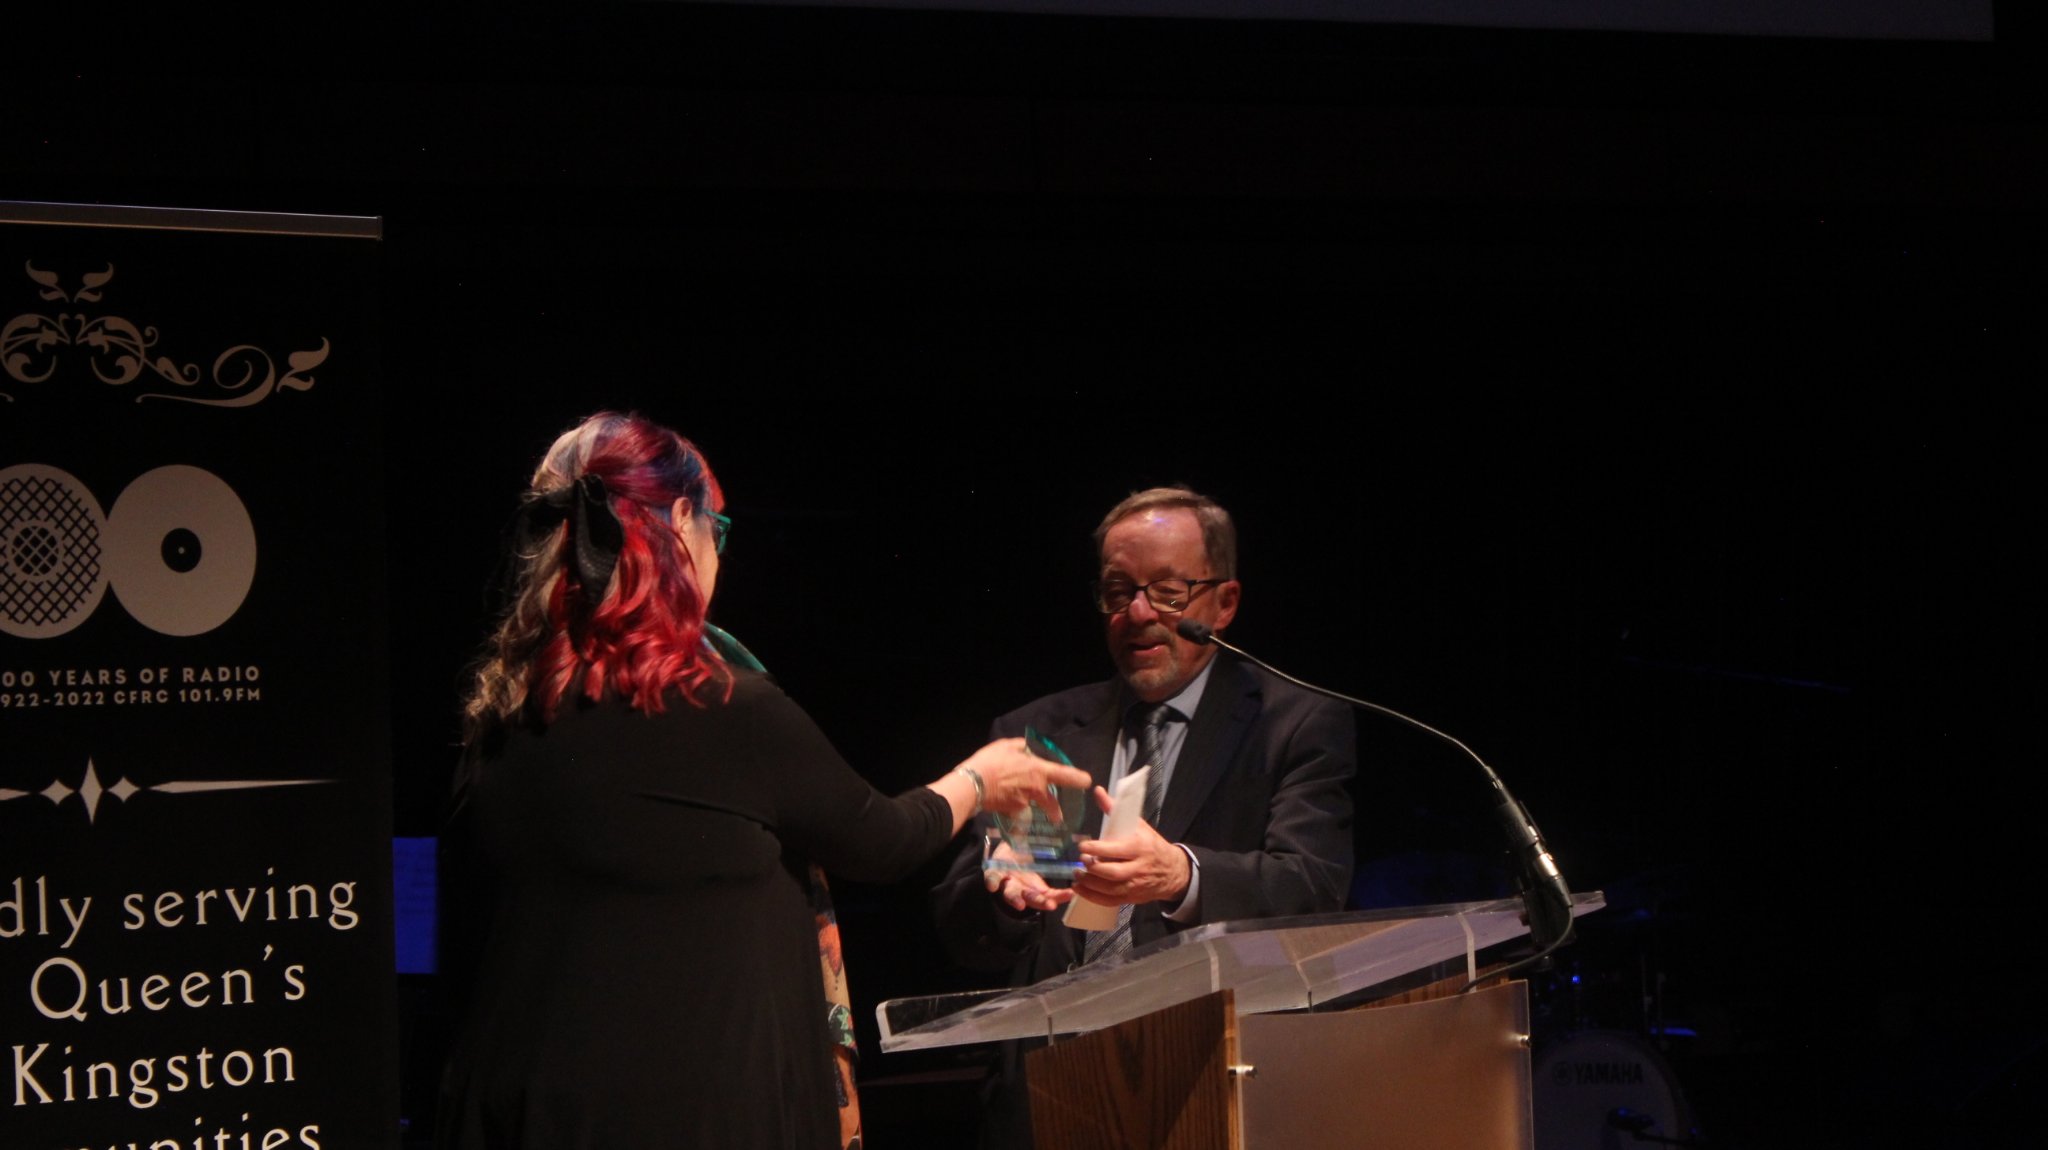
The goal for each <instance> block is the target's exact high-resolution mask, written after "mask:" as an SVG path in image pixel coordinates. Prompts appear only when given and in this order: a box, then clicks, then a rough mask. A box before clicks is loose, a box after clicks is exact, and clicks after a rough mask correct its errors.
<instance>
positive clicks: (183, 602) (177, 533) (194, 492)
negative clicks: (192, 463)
mask: <svg viewBox="0 0 2048 1150" xmlns="http://www.w3.org/2000/svg"><path fill="white" fill-rule="evenodd" d="M106 539H107V544H106V546H107V559H106V566H107V580H108V582H110V583H112V584H113V587H114V596H115V597H116V598H118V599H119V600H121V605H122V606H123V607H126V608H127V609H128V613H129V614H130V615H133V616H134V617H135V621H136V622H138V623H140V624H142V625H143V626H145V627H147V628H149V629H150V630H152V631H158V632H161V633H163V634H165V635H198V634H203V633H204V632H207V631H211V630H213V629H214V628H215V627H218V626H220V625H221V624H222V623H225V622H227V620H228V617H229V616H231V615H233V614H234V613H235V611H236V609H237V608H239V607H240V606H241V605H242V600H243V599H245V598H247V597H248V594H249V584H250V583H251V582H253V581H254V580H255V578H256V528H255V526H254V525H253V524H251V523H250V522H249V509H248V508H246V507H244V506H243V505H242V500H241V497H240V496H238V495H236V494H235V491H234V489H233V488H231V487H229V486H228V485H227V484H226V483H224V482H222V481H221V478H220V477H219V476H217V475H215V474H214V473H213V472H211V471H206V470H203V469H201V468H197V467H188V466H185V465H184V464H172V465H171V466H169V467H159V468H157V469H155V470H154V471H148V472H144V473H143V474H142V475H141V476H139V477H137V479H136V480H135V482H133V483H130V484H129V485H128V487H127V489H126V490H125V491H123V492H121V496H120V498H118V499H116V500H114V507H113V510H111V511H109V512H108V513H107V528H106Z"/></svg>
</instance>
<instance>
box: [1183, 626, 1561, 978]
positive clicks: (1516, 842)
mask: <svg viewBox="0 0 2048 1150" xmlns="http://www.w3.org/2000/svg"><path fill="white" fill-rule="evenodd" d="M1174 632H1175V633H1176V634H1178V635H1179V636H1180V637H1181V638H1183V639H1186V640H1187V641H1188V642H1190V643H1196V644H1200V645H1202V646H1208V645H1209V644H1211V643H1213V644H1215V645H1216V646H1218V647H1221V648H1223V649H1224V650H1226V651H1228V652H1230V653H1231V654H1233V655H1236V656H1237V657H1239V658H1241V659H1244V660H1245V661H1247V662H1250V663H1256V664H1257V665H1259V666H1261V667H1264V668H1265V669H1266V670H1268V671H1271V672H1273V673H1274V674H1275V675H1278V676H1280V677H1281V678H1283V679H1285V680H1287V681H1288V682H1290V683H1293V684H1294V685H1295V686H1297V687H1302V688H1305V689H1307V690H1310V691H1314V692H1315V693H1316V694H1318V695H1326V696H1328V697H1329V698H1332V699H1336V700H1338V701H1339V702H1344V703H1349V704H1351V705H1352V706H1354V707H1363V708H1365V709H1366V710H1369V711H1376V712H1378V713H1380V714H1382V715H1386V716H1388V717H1389V718H1394V719H1399V720H1400V721H1402V722H1404V723H1406V724H1408V725H1409V726H1411V727H1414V728H1415V729H1417V730H1419V731H1425V732H1428V733H1429V734H1432V735H1435V736H1436V737H1437V738H1439V739H1442V740H1443V741H1445V742H1447V743H1449V744H1451V745H1452V746H1454V747H1456V748H1458V749H1459V750H1461V751H1463V752H1465V754H1466V755H1467V756H1469V757H1470V758H1471V760H1472V761H1473V762H1475V763H1478V764H1479V769H1480V770H1482V771H1485V772H1486V781H1487V782H1488V783H1490V784H1492V786H1493V790H1494V793H1495V795H1496V796H1497V797H1498V798H1499V800H1500V801H1499V803H1498V804H1497V805H1496V806H1495V807H1494V814H1495V815H1496V816H1497V817H1498V818H1499V819H1500V822H1501V826H1502V828H1503V829H1505V830H1506V831H1507V835H1508V842H1509V843H1510V844H1511V845H1512V848H1513V849H1512V853H1513V855H1514V858H1515V862H1516V864H1517V865H1518V867H1519V868H1520V871H1521V876H1520V877H1521V879H1522V906H1523V908H1524V913H1525V914H1526V916H1527V917H1528V920H1529V939H1530V941H1531V942H1533V943H1534V944H1535V945H1536V953H1535V954H1533V955H1531V956H1529V957H1528V958H1526V959H1523V960H1522V961H1521V962H1518V963H1515V964H1514V967H1520V966H1523V965H1526V964H1528V963H1531V962H1534V961H1535V960H1537V959H1539V958H1541V957H1543V956H1544V955H1547V954H1549V953H1550V952H1551V951H1553V950H1556V949H1557V948H1558V947H1560V946H1563V945H1564V944H1565V942H1566V941H1567V940H1569V939H1570V938H1571V934H1572V892H1571V888H1570V887H1568V886H1566V885H1565V881H1564V875H1563V873H1561V872H1560V871H1559V870H1558V869H1557V860H1555V859H1553V858H1552V857H1551V856H1550V848H1549V847H1548V846H1546V845H1544V842H1543V834H1542V832H1540V831H1538V830H1537V829H1536V822H1535V820H1534V819H1531V818H1530V817H1529V811H1528V809H1527V808H1526V807H1524V806H1522V804H1521V803H1519V802H1517V801H1515V797H1514V796H1513V795H1511V794H1509V793H1508V788H1507V784H1505V783H1503V782H1501V781H1500V776H1499V775H1497V774H1495V773H1494V770H1493V768H1492V767H1490V766H1488V765H1487V763H1486V760H1485V759H1482V758H1480V757H1479V755H1478V753H1477V752H1476V751H1474V750H1473V749H1472V748H1470V747H1468V746H1466V745H1465V744H1464V743H1463V742H1462V741H1460V740H1458V739H1456V738H1453V737H1452V736H1450V735H1447V734H1445V733H1444V732H1442V731H1439V730H1437V729H1436V728H1435V727H1432V726H1430V725H1429V724H1428V723H1425V722H1423V721H1421V720H1420V719H1414V718H1410V717H1409V716H1407V715H1404V714H1402V713H1401V712H1399V711H1396V710H1394V709H1392V708H1391V707H1382V706H1380V705H1379V704H1378V703H1369V702H1367V701H1365V700H1364V699H1354V698H1352V697H1351V696H1349V695H1342V694H1339V693H1337V692H1336V691H1332V690H1330V689H1329V688H1327V687H1318V686H1316V685H1315V684H1314V683H1304V682H1302V681H1301V680H1300V679H1297V678H1295V677H1294V676H1292V675H1290V674H1288V673H1287V672H1285V671H1282V670H1280V669H1279V668H1277V667H1275V666H1273V665H1272V664H1270V663H1267V662H1265V661H1264V660H1262V659H1259V658H1258V657H1256V656H1254V655H1252V654H1250V653H1249V652H1247V651H1245V650H1244V649H1243V648H1241V647H1238V646H1236V645H1234V644H1232V643H1229V642H1226V641H1225V640H1224V639H1223V637H1222V636H1220V635H1217V634H1216V633H1215V631H1214V629H1212V628H1211V627H1210V626H1209V625H1208V624H1207V623H1198V622H1196V621H1195V620H1193V619H1182V620H1181V621H1180V622H1179V623H1178V624H1176V625H1175V626H1174ZM1514 967H1510V968H1509V969H1513V968H1514ZM1505 973H1507V970H1500V971H1496V972H1494V977H1498V976H1499V975H1501V974H1505ZM1466 989H1468V990H1469V989H1471V987H1470V986H1467V987H1466Z"/></svg>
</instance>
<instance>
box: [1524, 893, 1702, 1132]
mask: <svg viewBox="0 0 2048 1150" xmlns="http://www.w3.org/2000/svg"><path fill="white" fill-rule="evenodd" d="M1617 895H1620V901H1619V902H1617ZM1609 900H1610V901H1609V906H1608V908H1607V911H1606V912H1603V913H1611V914H1612V915H1613V917H1611V918H1609V919H1608V920H1607V921H1605V922H1595V921H1593V918H1594V917H1596V916H1589V917H1588V918H1587V919H1585V920H1581V921H1580V923H1579V924H1578V928H1577V929H1578V931H1579V938H1578V939H1577V940H1576V941H1575V942H1574V944H1573V945H1571V946H1569V947H1567V948H1566V949H1565V950H1564V951H1562V952H1560V953H1559V954H1558V955H1557V956H1556V957H1555V959H1554V961H1553V965H1552V966H1551V968H1550V969H1549V970H1547V971H1545V972H1543V973H1541V974H1536V975H1532V976H1531V978H1530V1000H1531V1007H1532V1012H1533V1015H1534V1017H1533V1022H1534V1025H1533V1027H1532V1029H1533V1031H1534V1033H1533V1034H1532V1036H1531V1044H1530V1045H1531V1055H1532V1068H1531V1069H1532V1074H1531V1080H1530V1088H1531V1095H1532V1105H1533V1109H1534V1118H1535V1150H1623V1148H1626V1147H1639V1148H1642V1150H1653V1148H1654V1147H1659V1146H1683V1147H1694V1148H1698V1150H1705V1148H1706V1147H1707V1146H1708V1145H1709V1143H1708V1142H1707V1140H1706V1138H1705V1136H1704V1135H1703V1134H1702V1133H1701V1132H1700V1129H1699V1127H1698V1124H1697V1119H1696V1116H1695V1115H1694V1113H1693V1112H1692V1109H1691V1107H1690V1105H1689V1104H1688V1102H1687V1099H1686V1096H1685V1092H1684V1091H1683V1090H1682V1089H1681V1088H1680V1086H1679V1082H1678V1077H1677V1075H1676V1074H1675V1073H1674V1072H1673V1069H1672V1057H1671V1056H1672V1055H1674V1054H1678V1053H1680V1052H1681V1051H1682V1050H1683V1048H1684V1046H1685V1044H1686V1043H1689V1042H1694V1041H1696V1040H1697V1034H1696V1032H1695V1030H1694V1029H1693V1027H1691V1026H1689V1025H1687V1024H1686V1023H1685V1022H1684V1021H1681V1020H1676V1019H1673V1018H1670V1017H1667V1016H1666V1012H1665V1006H1666V1000H1665V981H1666V980H1665V975H1664V973H1663V972H1662V971H1661V970H1660V969H1658V968H1657V963H1656V961H1655V956H1654V947H1652V946H1651V945H1650V944H1649V937H1648V936H1649V934H1650V933H1651V932H1652V928H1653V927H1654V925H1655V924H1654V922H1653V921H1652V919H1653V915H1652V914H1650V913H1649V912H1648V911H1643V910H1632V909H1631V908H1630V907H1629V905H1628V902H1627V899H1626V895H1625V893H1623V892H1615V891H1610V892H1609ZM1624 968H1625V969H1624Z"/></svg>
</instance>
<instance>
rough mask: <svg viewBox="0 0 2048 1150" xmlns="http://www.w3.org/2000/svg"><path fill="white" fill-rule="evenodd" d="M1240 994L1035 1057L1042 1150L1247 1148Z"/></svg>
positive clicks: (1031, 1060) (1029, 1077)
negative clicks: (1241, 1104) (1239, 1072)
mask: <svg viewBox="0 0 2048 1150" xmlns="http://www.w3.org/2000/svg"><path fill="white" fill-rule="evenodd" d="M1248 1020H1249V1018H1243V1019H1241V1018H1239V1017H1238V1016H1237V1009H1236V1007H1235V1006H1234V1005H1233V1004H1232V1001H1231V993H1230V991H1228V990H1220V991H1217V992H1216V993H1214V994H1209V995H1205V996H1203V997H1201V998H1197V999H1193V1000H1191V1001H1188V1002H1183V1003H1181V1004H1179V1005H1177V1006H1169V1007H1167V1008H1165V1009H1163V1010H1159V1011H1155V1012H1154V1013H1152V1014H1148V1015H1146V1016H1145V1017H1143V1018H1134V1019H1132V1020H1130V1021H1129V1022H1122V1023H1118V1024H1117V1025H1115V1026H1109V1027H1105V1028H1103V1029H1101V1030H1096V1031H1091V1032H1089V1033H1087V1034H1083V1035H1081V1036H1079V1037H1077V1038H1071V1039H1067V1040H1064V1041H1061V1042H1057V1043H1054V1044H1053V1045H1051V1046H1048V1047H1045V1048H1043V1049H1040V1050H1034V1051H1032V1052H1031V1053H1030V1054H1028V1055H1026V1056H1025V1061H1026V1070H1025V1080H1026V1081H1027V1082H1028V1083H1029V1084H1030V1089H1031V1126H1032V1131H1033V1133H1034V1135H1035V1139H1036V1142H1037V1144H1038V1150H1054V1148H1057V1150H1240V1147H1241V1145H1242V1143H1241V1141H1240V1139H1239V1137H1238V1128H1239V1124H1238V1112H1237V1106H1238V1095H1237V1087H1236V1083H1235V1082H1234V1081H1233V1079H1232V1077H1231V1073H1230V1067H1231V1066H1232V1064H1233V1063H1234V1062H1235V1057H1234V1051H1235V1049H1236V1047H1237V1027H1238V1026H1239V1025H1240V1024H1241V1023H1243V1022H1245V1021H1248Z"/></svg>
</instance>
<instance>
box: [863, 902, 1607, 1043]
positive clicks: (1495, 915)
mask: <svg viewBox="0 0 2048 1150" xmlns="http://www.w3.org/2000/svg"><path fill="white" fill-rule="evenodd" d="M1605 905H1607V900H1606V898H1605V896H1603V895H1602V894H1600V893H1599V892H1597V891H1596V892H1592V893H1588V894H1575V895H1573V896H1572V915H1573V916H1574V917H1577V916H1578V915H1582V914H1585V913H1587V912H1589V911H1594V910H1598V909H1600V908H1601V907H1603V906H1605ZM1528 933H1529V928H1528V926H1527V925H1526V924H1525V923H1523V921H1522V902H1521V900H1520V899H1495V900H1491V901H1487V902H1462V903H1447V904H1444V905H1441V906H1421V907H1415V906H1411V907H1398V908H1395V909H1391V910H1369V911H1353V912H1348V913H1344V914H1326V915H1306V916H1303V917H1300V918H1268V919H1250V920H1246V921H1242V922H1219V923H1212V924H1210V925H1208V926H1201V927H1196V928H1195V929H1193V930H1189V931H1183V932H1180V933H1177V934H1170V935H1168V936H1166V937H1165V938H1162V939H1158V940H1156V941H1154V942H1150V943H1147V944H1146V945H1144V946H1141V947H1137V948H1136V949H1133V950H1131V951H1129V952H1128V953H1126V954H1124V955H1123V956H1122V957H1120V958H1112V959H1104V960H1102V961H1099V962H1094V963H1090V964H1089V965H1087V966H1084V967H1080V968H1078V969H1076V970H1071V971H1068V972H1067V973H1065V974H1062V975H1058V976H1056V977H1053V978H1049V979H1046V980H1045V981H1044V982H1041V983H1038V984H1037V985H1035V986H1029V987H1025V988H1023V989H1021V990H978V991H969V992H966V993H962V994H938V995H932V996H930V997H925V998H892V999H889V1000H888V1001H886V1002H883V1003H881V1004H879V1005H878V1006H876V1007H875V1017H876V1019H877V1020H878V1021H879V1022H880V1023H881V1030H882V1049H883V1050H884V1051H897V1050H925V1049H930V1048H934V1047H941V1046H965V1045H970V1044H973V1043H979V1042H999V1041H1002V1040H1005V1039H1011V1038H1047V1037H1052V1036H1055V1035H1061V1034H1082V1033H1085V1032H1087V1031H1091V1030H1099V1029H1101V1028H1102V1027H1105V1026H1114V1025H1116V1024H1117V1023H1119V1022H1126V1021H1129V1020H1130V1019H1133V1018H1141V1017H1143V1016H1145V1015H1147V1014H1150V1013H1152V1012H1153V1011H1155V1010H1160V1009H1162V1008H1165V1007H1168V1006H1173V1005H1175V1004H1176V1003H1181V1002H1186V1001H1188V1000H1190V999H1194V998H1199V997H1201V996H1202V995H1205V994H1213V993H1215V992H1216V991H1218V990H1222V989H1224V988H1225V987H1228V988H1230V990H1231V991H1232V992H1233V995H1234V997H1235V999H1236V1002H1237V1012H1238V1013H1239V1014H1266V1013H1271V1012H1275V1011H1282V1010H1313V1009H1315V1008H1316V1007H1319V1006H1324V1005H1327V1004H1329V1003H1331V1002H1334V1001H1336V1000H1338V999H1341V998H1344V997H1346V996H1348V995H1352V994H1355V993H1357V992H1359V991H1361V990H1366V989H1368V988H1371V987H1375V986H1379V985H1380V984H1382V983H1388V982H1392V981H1394V980H1396V979H1400V978H1402V977H1403V976H1406V975H1410V974H1413V973H1415V972H1417V971H1425V970H1429V969H1430V968H1432V967H1436V966H1439V965H1441V964H1444V963H1449V962H1456V961H1458V960H1460V959H1463V960H1464V962H1465V964H1466V965H1467V966H1468V968H1469V967H1475V966H1476V964H1477V962H1478V957H1479V954H1480V952H1482V951H1484V950H1486V949H1488V948H1489V947H1493V946H1498V945H1500V944H1501V943H1505V942H1511V941H1513V940H1514V939H1517V938H1520V937H1522V936H1523V935H1526V934H1528Z"/></svg>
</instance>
